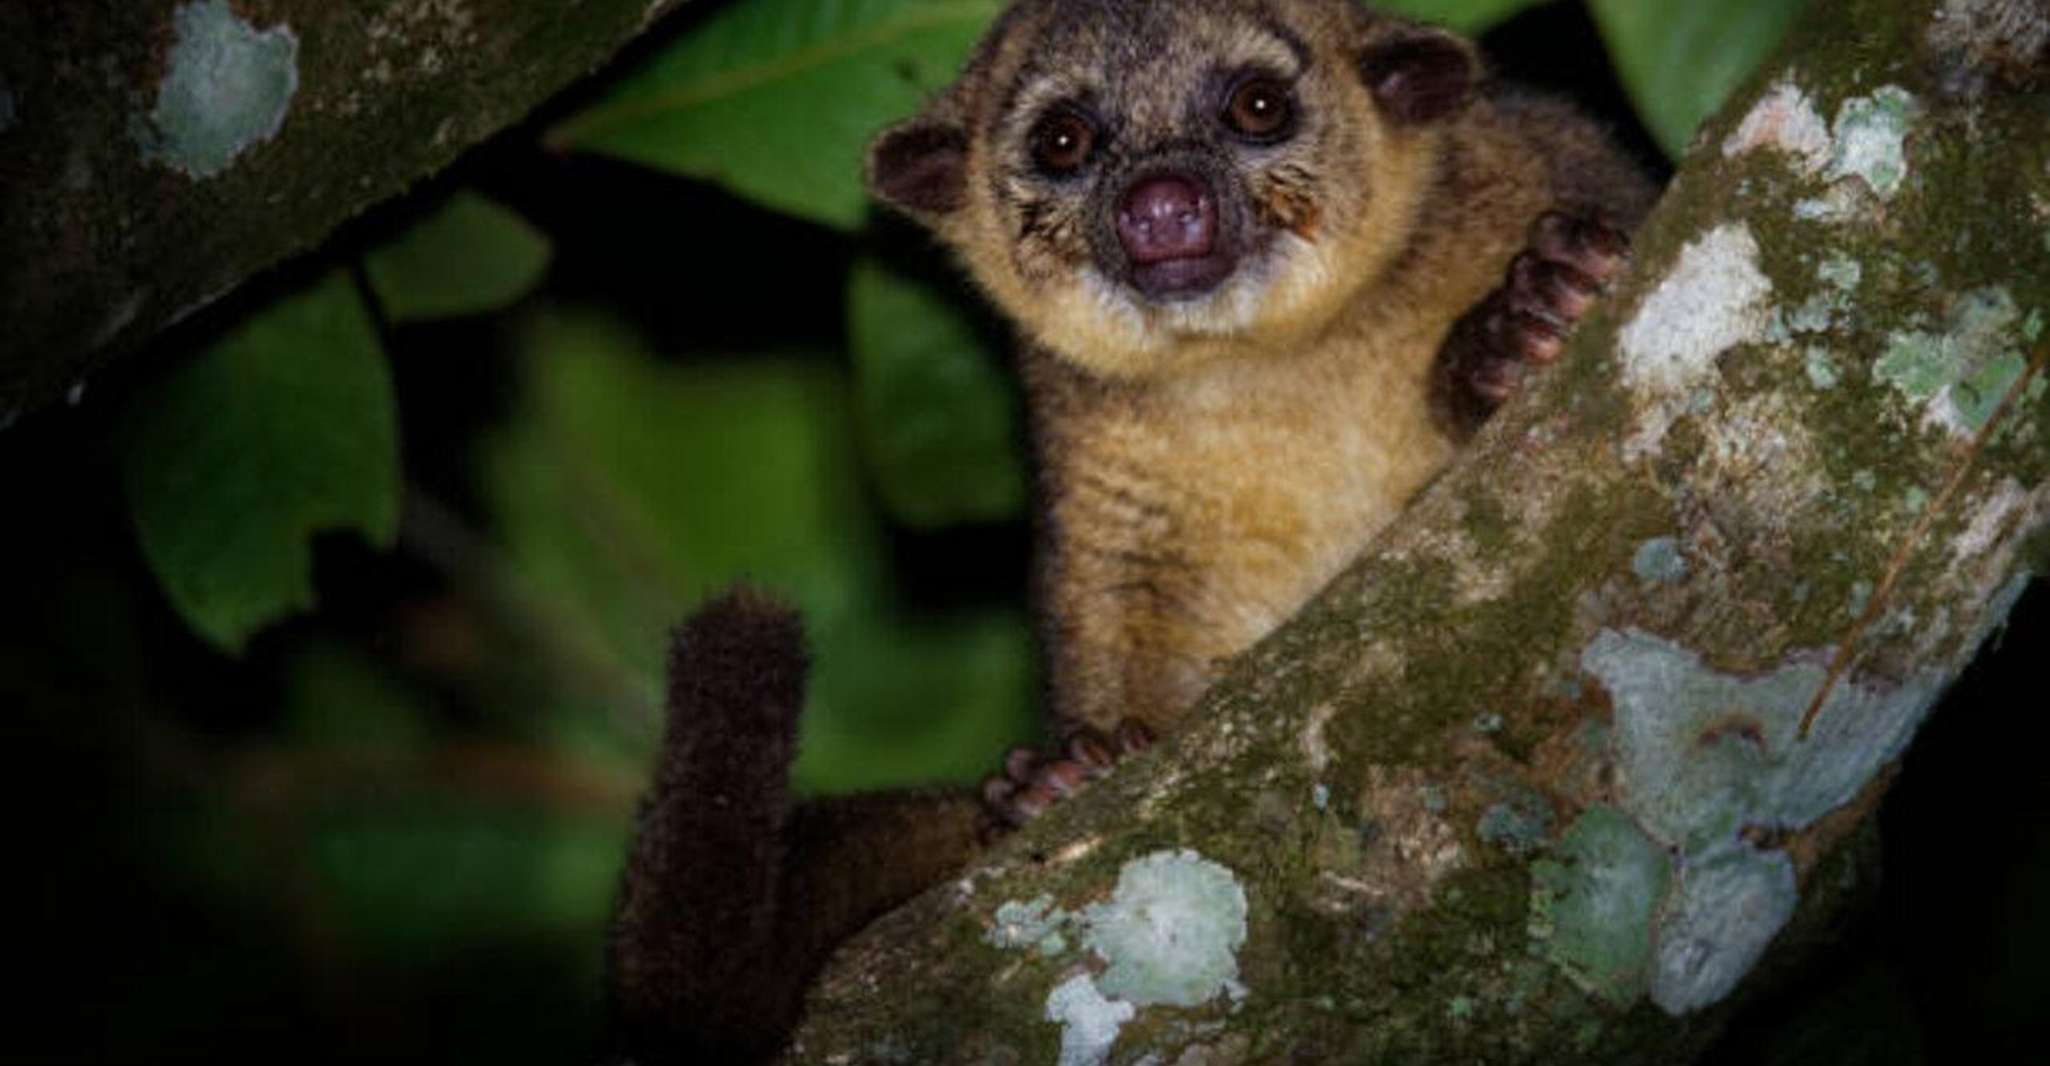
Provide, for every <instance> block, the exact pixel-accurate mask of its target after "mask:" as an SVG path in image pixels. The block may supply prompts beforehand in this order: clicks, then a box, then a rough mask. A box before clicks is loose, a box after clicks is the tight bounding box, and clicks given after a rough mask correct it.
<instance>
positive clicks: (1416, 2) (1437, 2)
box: [1368, 0, 1539, 33]
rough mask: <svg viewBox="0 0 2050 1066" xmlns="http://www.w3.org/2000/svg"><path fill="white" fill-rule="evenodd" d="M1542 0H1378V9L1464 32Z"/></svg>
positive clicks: (1500, 18) (1376, 0)
mask: <svg viewBox="0 0 2050 1066" xmlns="http://www.w3.org/2000/svg"><path fill="white" fill-rule="evenodd" d="M1538 2H1539V0H1375V2H1374V3H1372V4H1369V5H1368V6H1369V7H1372V8H1373V9H1374V10H1376V11H1385V12H1387V13H1389V14H1391V15H1407V16H1409V17H1410V18H1413V19H1422V20H1423V21H1425V22H1430V23H1435V24H1437V25H1439V26H1445V27H1447V28H1450V29H1454V30H1458V31H1459V32H1461V33H1479V32H1481V31H1482V30H1485V29H1487V28H1488V27H1489V26H1492V25H1494V24H1495V23H1497V22H1500V21H1502V20H1503V19H1505V18H1508V17H1509V16H1511V15H1513V14H1515V13H1517V12H1518V11H1521V10H1523V9H1524V8H1526V7H1530V6H1532V5H1534V4H1536V3H1538Z"/></svg>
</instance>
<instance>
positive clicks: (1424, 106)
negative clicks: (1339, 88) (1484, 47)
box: [1358, 20, 1481, 125]
mask: <svg viewBox="0 0 2050 1066" xmlns="http://www.w3.org/2000/svg"><path fill="white" fill-rule="evenodd" d="M1358 65H1359V72H1360V79H1361V80H1362V81H1364V82H1366V84H1367V91H1369V92H1371V93H1373V94H1374V100H1375V101H1376V102H1378V103H1379V104H1380V105H1381V113H1382V114H1383V115H1386V116H1387V117H1388V119H1389V121H1391V122H1394V123H1396V124H1398V125H1411V124H1415V123H1422V122H1433V121H1436V120H1438V119H1441V118H1446V117H1448V116H1450V115H1454V114H1457V113H1458V112H1459V110H1460V109H1461V108H1463V107H1465V106H1466V102H1467V100H1468V99H1470V98H1471V97H1472V96H1473V92H1474V87H1475V86H1476V85H1478V84H1479V82H1480V80H1481V65H1480V56H1479V55H1478V54H1477V53H1476V52H1475V51H1474V47H1473V43H1472V42H1470V41H1468V40H1466V39H1465V38H1463V37H1458V36H1455V35H1453V34H1451V33H1448V32H1446V31H1444V30H1440V29H1437V28H1434V27H1431V26H1420V25H1417V24H1415V23H1405V22H1396V21H1392V20H1391V21H1388V22H1383V23H1381V24H1380V25H1378V26H1376V27H1375V28H1374V31H1373V32H1372V33H1370V34H1369V36H1368V39H1367V41H1366V44H1365V45H1364V46H1362V47H1361V49H1360V52H1359V60H1358Z"/></svg>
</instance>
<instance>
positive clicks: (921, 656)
mask: <svg viewBox="0 0 2050 1066" xmlns="http://www.w3.org/2000/svg"><path fill="white" fill-rule="evenodd" d="M524 348H525V351H524V353H523V354H524V366H525V368H526V370H527V374H528V382H527V390H528V399H527V404H526V409H525V410H524V411H523V412H522V413H521V415H520V416H519V417H517V418H515V419H514V420H513V421H512V422H511V423H510V424H509V426H508V428H507V430H506V432H505V433H504V434H502V435H501V436H500V437H499V438H498V439H496V440H495V441H493V442H492V444H491V445H490V446H489V448H488V449H487V457H486V462H487V473H486V479H485V480H486V483H487V497H488V506H489V507H490V509H491V511H492V517H493V520H494V522H493V524H494V528H495V529H496V531H497V533H498V536H499V537H500V538H501V543H502V544H503V546H504V548H505V560H504V562H505V569H506V571H507V572H508V573H509V574H510V575H513V580H514V581H515V582H516V583H517V585H518V587H519V591H520V595H521V596H522V598H523V599H524V601H525V602H526V603H527V604H528V605H529V607H530V608H531V610H532V612H533V614H534V615H535V616H537V617H540V618H543V619H545V620H546V622H545V624H544V625H543V626H542V627H541V628H542V629H544V630H545V631H546V632H547V633H548V634H550V635H549V636H548V637H547V638H546V639H550V640H555V641H563V642H569V641H574V642H579V646H577V647H575V648H573V649H571V654H572V655H573V656H574V657H577V658H579V659H581V660H583V661H584V662H586V663H595V664H600V666H601V668H602V669H604V670H606V671H610V672H612V673H614V674H615V675H617V676H619V677H623V678H626V679H628V680H627V681H626V683H625V684H624V685H619V684H615V685H613V686H611V691H604V692H600V691H586V692H583V693H581V694H579V695H574V696H573V697H572V701H573V702H576V703H580V704H581V705H582V707H583V709H582V710H576V709H574V708H572V709H571V711H570V713H581V714H585V715H588V714H590V711H589V706H590V704H591V702H592V701H594V700H600V699H605V700H610V699H613V698H615V696H616V693H617V691H618V690H619V689H621V688H626V689H629V690H632V691H636V692H640V693H644V694H646V698H647V701H648V703H650V704H652V703H653V702H654V701H655V694H656V693H658V692H659V691H660V688H661V682H662V678H661V667H662V650H663V647H664V639H665V634H666V633H667V631H668V630H669V628H670V627H671V626H673V625H675V624H676V623H677V622H678V621H680V620H681V619H682V618H683V616H684V615H685V613H686V612H687V611H688V610H689V609H690V608H691V607H692V606H693V605H694V604H695V603H696V602H697V601H698V600H699V599H701V598H702V597H703V596H705V595H706V594H708V593H710V592H713V591H716V590H718V589H720V588H723V587H724V586H726V585H728V584H730V583H732V582H733V581H736V580H740V579H746V580H749V581H752V582H754V583H756V584H759V585H762V586H765V587H767V588H769V589H771V590H772V591H774V592H775V593H777V594H778V595H780V596H783V597H784V598H786V599H788V600H790V601H792V602H794V603H795V604H796V605H797V606H798V607H799V608H800V609H801V610H802V611H803V612H804V617H805V627H806V631H807V634H808V636H809V639H810V643H811V647H812V649H813V653H814V655H813V660H814V664H815V665H814V670H813V677H812V683H811V687H810V692H809V699H808V701H807V706H806V710H805V717H804V722H803V729H804V734H803V737H802V745H801V750H802V752H803V756H802V759H801V761H800V764H799V766H798V768H797V772H796V779H797V782H798V784H799V785H800V787H804V788H807V789H826V790H839V789H847V788H856V787H872V786H876V785H882V784H901V783H904V782H905V781H906V780H907V779H910V778H928V779H929V778H931V777H934V776H941V777H951V778H955V779H961V780H966V779H972V778H973V777H975V776H977V775H978V774H980V773H986V772H988V770H989V769H990V768H991V767H992V766H994V762H993V761H992V760H994V759H995V758H996V757H997V755H998V753H1000V752H1001V751H1002V750H1003V748H1004V745H1005V744H1006V743H1010V742H1015V741H1017V740H1019V739H1021V738H1022V737H1024V736H1026V735H1028V734H1029V732H1030V711H1029V707H1030V702H1031V684H1030V680H1029V679H1030V668H1031V667H1030V664H1031V651H1030V640H1029V633H1028V629H1027V626H1026V625H1025V623H1024V620H1023V618H1022V617H1020V616H1019V615H1018V614H1017V612H1015V611H1011V612H1005V611H970V612H963V613H961V614H958V615H952V616H949V617H946V618H939V619H932V620H924V621H917V622H911V621H907V620H905V619H904V618H902V617H901V614H900V612H899V611H898V610H897V609H896V608H895V605H894V600H893V597H892V595H891V584H890V574H889V571H888V565H887V560H886V555H885V552H884V550H883V545H882V541H881V536H880V526H879V520H878V516H877V515H876V514H875V513H874V512H873V511H872V510H871V509H870V507H869V505H868V504H867V502H866V500H865V498H864V497H863V496H862V494H861V492H860V484H861V480H862V479H861V476H860V471H859V467H858V465H857V464H856V462H855V458H854V451H855V449H854V447H853V439H854V430H853V427H852V425H851V423H850V419H849V417H848V410H847V407H848V396H847V385H846V381H845V378H844V377H843V375H842V374H841V373H840V372H839V371H838V370H837V369H836V368H835V367H834V365H833V363H832V362H831V361H830V360H826V359H822V358H794V357H788V358H766V357H754V358H748V359H734V360H719V361H711V360H700V361H692V362H682V363H678V362H665V361H663V360H661V359H658V358H656V357H655V356H654V355H653V354H652V353H650V352H648V351H647V350H646V348H645V346H644V345H643V344H642V342H641V341H640V340H639V339H638V338H637V337H636V336H634V335H633V334H632V333H631V332H630V331H628V330H626V329H625V328H624V327H622V326H621V325H620V324H618V323H617V322H615V321H613V320H610V319H606V318H603V317H599V316H596V315H592V314H569V313H563V312H548V313H543V314H540V315H537V316H536V318H535V319H534V320H533V322H532V323H531V326H530V328H529V330H528V331H527V336H526V342H525V345H524Z"/></svg>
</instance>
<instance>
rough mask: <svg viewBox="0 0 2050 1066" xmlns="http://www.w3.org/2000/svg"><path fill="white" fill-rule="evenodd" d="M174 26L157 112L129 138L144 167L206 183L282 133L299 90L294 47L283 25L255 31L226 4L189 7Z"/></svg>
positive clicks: (209, 1)
mask: <svg viewBox="0 0 2050 1066" xmlns="http://www.w3.org/2000/svg"><path fill="white" fill-rule="evenodd" d="M173 26H174V28H175V33H176V40H175V41H174V43H173V44H172V45H171V50H170V54H169V55H168V56H167V57H166V61H165V69H164V77H163V80H162V81H161V82H159V83H158V85H157V100H156V107H155V109H154V110H152V111H151V112H150V114H149V117H148V119H147V120H142V119H138V120H137V121H136V123H135V126H134V131H133V132H134V137H135V140H136V143H137V145H138V146H139V147H140V148H141V151H142V154H143V157H144V158H145V159H149V160H153V161H156V162H159V163H162V164H164V165H165V166H167V167H170V168H172V169H173V170H177V171H179V172H181V173H184V174H186V175H188V176H190V177H193V178H209V177H212V176H214V175H215V174H219V173H220V172H221V171H223V170H226V169H227V168H228V165H229V164H230V163H232V162H234V160H235V157H236V156H238V155H241V154H242V153H243V152H245V151H247V150H248V149H249V148H250V147H252V146H254V145H256V144H258V143H260V142H262V141H267V140H269V139H271V138H272V137H274V136H276V135H277V132H278V130H279V129H280V128H281V127H282V126H283V125H284V122H285V113H286V112H287V111H289V110H290V109H291V105H292V95H293V93H295V92H297V91H298V89H299V39H298V37H296V36H294V35H293V33H292V31H291V29H290V28H289V27H286V26H284V25H282V24H281V25H278V26H274V27H272V28H270V29H267V30H259V29H257V28H256V27H255V26H253V25H251V24H249V23H248V22H245V21H243V20H242V19H240V18H238V17H236V15H235V11H234V9H233V8H231V7H230V6H229V5H228V3H227V0H196V2H194V3H188V4H186V5H184V6H182V7H180V8H179V9H178V10H177V13H176V15H175V16H174V20H173Z"/></svg>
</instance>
